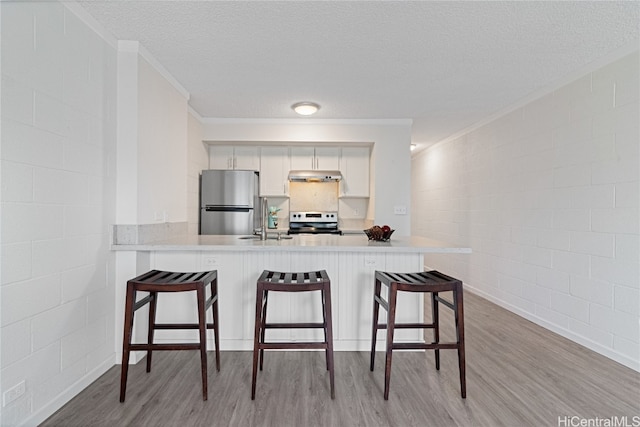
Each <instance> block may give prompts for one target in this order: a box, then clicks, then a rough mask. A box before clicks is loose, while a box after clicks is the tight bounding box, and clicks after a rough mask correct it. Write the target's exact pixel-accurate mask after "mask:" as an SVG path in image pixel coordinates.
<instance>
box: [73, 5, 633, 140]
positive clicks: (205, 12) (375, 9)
mask: <svg viewBox="0 0 640 427" xmlns="http://www.w3.org/2000/svg"><path fill="white" fill-rule="evenodd" d="M79 3H80V4H81V5H82V6H83V7H84V8H85V9H86V10H87V11H88V12H89V13H90V14H91V15H93V17H94V18H95V19H96V20H97V21H98V22H100V23H101V24H102V25H103V26H104V27H105V28H106V29H107V30H108V31H109V32H111V33H112V34H113V35H114V36H115V37H116V38H118V39H121V40H138V41H139V42H140V43H141V44H142V45H143V46H144V47H145V48H146V50H147V51H149V52H150V53H151V54H152V55H153V56H154V57H155V58H156V59H157V60H158V62H160V63H161V64H162V65H163V66H164V67H165V68H166V69H167V70H168V71H169V72H170V73H171V74H172V75H173V76H174V77H175V78H176V80H178V81H179V82H180V83H181V84H182V86H183V87H184V88H185V89H186V90H187V91H188V92H189V93H190V94H191V100H190V105H191V106H192V107H193V109H195V110H196V111H197V112H198V113H199V114H200V115H201V116H203V117H206V118H209V117H212V118H294V117H295V114H294V113H293V111H292V110H291V109H290V106H291V104H293V103H295V102H297V101H315V102H318V103H319V104H321V106H322V108H321V110H320V111H319V112H318V113H317V114H316V115H315V116H314V118H318V119H399V118H402V119H407V118H408V119H413V131H412V139H413V142H416V143H426V144H430V143H433V142H436V141H438V140H440V139H443V138H445V137H447V136H449V135H451V134H453V133H455V132H457V131H459V130H461V129H463V128H465V127H468V126H470V125H472V124H474V123H475V122H478V121H480V120H482V119H483V118H486V117H487V116H489V115H491V114H492V113H495V112H496V111H499V110H501V109H503V108H505V107H507V106H509V105H511V104H513V103H515V102H517V101H518V100H520V99H522V98H524V97H526V96H527V95H529V94H531V93H532V92H535V91H536V90H539V89H540V88H542V87H544V86H547V85H549V84H552V83H553V82H554V81H558V80H559V79H562V78H563V77H565V76H567V75H569V74H571V73H574V72H576V71H577V70H580V69H582V68H584V67H585V66H587V65H588V64H589V63H591V62H593V61H595V60H598V59H599V58H602V57H603V56H605V55H608V54H610V53H611V52H613V51H615V50H616V49H619V48H621V47H623V46H628V45H630V44H632V43H636V45H637V43H638V37H639V30H638V22H640V3H639V2H637V1H626V2H587V1H577V2H569V1H560V2H528V1H515V2H484V1H471V2H453V1H450V2H432V1H421V2H380V1H377V2H368V1H367V2H365V1H355V2H346V1H344V2H343V1H338V2H334V1H320V2H310V1H296V2H292V1H289V2H275V1H266V2H244V1H231V2H218V1H179V0H178V1H149V0H146V1H106V0H93V1H80V2H79Z"/></svg>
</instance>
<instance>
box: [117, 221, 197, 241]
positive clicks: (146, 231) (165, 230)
mask: <svg viewBox="0 0 640 427" xmlns="http://www.w3.org/2000/svg"><path fill="white" fill-rule="evenodd" d="M187 228H188V227H187V223H186V222H163V223H159V224H115V225H114V226H113V244H114V245H143V244H146V243H151V242H157V241H159V240H167V239H170V238H172V237H178V236H184V235H186V234H187Z"/></svg>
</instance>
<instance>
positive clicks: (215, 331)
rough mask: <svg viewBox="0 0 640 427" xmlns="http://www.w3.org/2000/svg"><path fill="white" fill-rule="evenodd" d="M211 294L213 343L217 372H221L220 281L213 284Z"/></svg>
mask: <svg viewBox="0 0 640 427" xmlns="http://www.w3.org/2000/svg"><path fill="white" fill-rule="evenodd" d="M211 292H212V294H211V295H212V298H215V299H214V300H213V304H212V305H211V311H212V312H213V342H214V344H215V346H216V371H218V372H220V333H219V329H218V317H219V316H218V279H217V278H216V279H215V280H214V281H213V282H212V283H211Z"/></svg>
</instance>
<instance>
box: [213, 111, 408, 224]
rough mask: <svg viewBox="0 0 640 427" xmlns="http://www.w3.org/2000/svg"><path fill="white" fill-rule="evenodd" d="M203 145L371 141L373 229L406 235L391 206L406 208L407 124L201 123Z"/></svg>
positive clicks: (404, 218)
mask: <svg viewBox="0 0 640 427" xmlns="http://www.w3.org/2000/svg"><path fill="white" fill-rule="evenodd" d="M203 138H204V140H205V141H220V142H235V141H242V142H257V143H259V142H287V143H288V142H309V143H310V144H313V143H321V142H332V143H341V144H344V145H343V146H346V145H348V144H349V142H354V143H361V142H373V143H374V146H373V150H372V154H371V155H372V158H373V159H374V160H373V164H372V167H371V170H370V173H371V176H373V177H375V179H373V182H374V185H373V186H372V188H371V197H370V202H369V206H373V207H374V209H375V218H372V219H374V220H375V222H376V223H378V224H389V225H390V226H391V227H392V228H394V229H395V230H396V234H395V235H398V236H408V235H409V234H410V224H411V222H410V215H395V214H394V213H393V211H394V210H393V208H394V206H398V205H402V206H406V207H407V208H408V207H409V206H410V204H411V190H410V188H411V172H410V169H411V155H410V153H411V152H410V145H411V122H410V121H408V120H308V119H307V120H304V119H301V120H280V121H279V120H223V119H219V120H213V119H205V120H204V121H203Z"/></svg>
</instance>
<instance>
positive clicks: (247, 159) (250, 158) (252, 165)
mask: <svg viewBox="0 0 640 427" xmlns="http://www.w3.org/2000/svg"><path fill="white" fill-rule="evenodd" d="M258 152H259V149H258V147H234V149H233V168H234V169H242V170H253V171H257V170H260V156H259V155H258Z"/></svg>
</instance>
